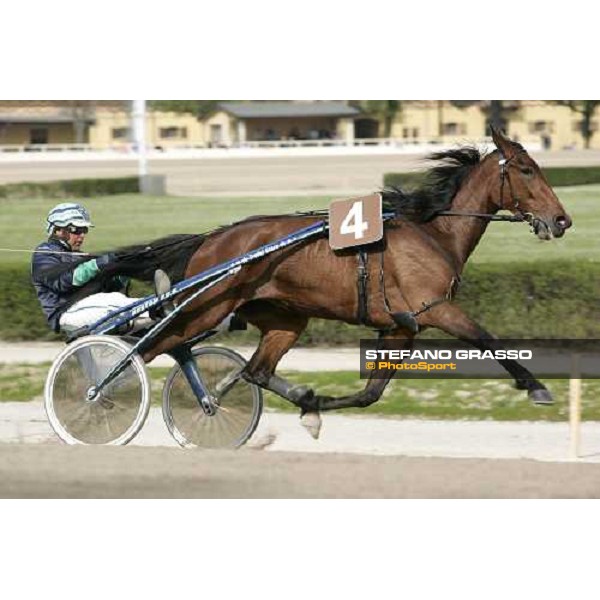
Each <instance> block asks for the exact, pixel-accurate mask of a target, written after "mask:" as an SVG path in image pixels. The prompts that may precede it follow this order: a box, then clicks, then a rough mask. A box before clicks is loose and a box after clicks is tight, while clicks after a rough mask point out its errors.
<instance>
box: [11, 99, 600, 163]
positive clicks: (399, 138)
mask: <svg viewBox="0 0 600 600" xmlns="http://www.w3.org/2000/svg"><path fill="white" fill-rule="evenodd" d="M376 102H377V101H343V100H338V101H277V102H271V101H244V102H221V103H219V104H217V105H216V107H215V108H214V110H213V111H212V112H210V113H208V114H206V115H203V116H199V115H198V114H193V113H190V112H175V111H164V110H149V111H148V114H147V121H146V135H147V137H146V139H147V143H148V146H149V147H151V148H156V149H159V150H168V149H169V148H186V147H229V146H237V145H247V146H252V145H257V144H261V145H269V144H273V145H285V144H286V143H294V144H296V143H302V144H304V145H310V144H311V143H319V144H325V143H332V144H334V143H335V144H353V143H355V142H357V141H358V142H361V140H362V141H363V142H364V141H365V140H367V141H368V140H373V143H376V142H375V140H381V138H384V137H385V138H388V140H390V139H391V140H394V142H395V143H398V144H408V145H410V144H422V143H426V144H431V143H440V144H452V143H468V142H478V141H481V140H482V139H483V138H485V137H486V136H487V131H488V124H489V122H490V119H492V118H493V113H494V110H497V111H500V112H499V113H498V114H497V115H496V119H498V118H499V119H500V122H501V123H503V125H504V128H505V130H506V131H507V133H508V134H509V135H510V136H511V137H513V138H515V139H517V140H519V141H521V142H523V143H527V142H535V143H536V144H541V145H542V147H544V148H546V149H576V148H577V149H579V148H583V147H584V146H585V142H584V138H583V135H582V115H581V114H579V113H577V112H575V111H573V110H571V109H570V108H569V107H567V106H557V105H556V104H553V103H550V102H546V101H541V100H523V101H520V100H513V101H484V100H474V101H448V100H423V101H418V100H412V101H397V110H396V111H395V112H394V113H393V114H392V115H390V114H388V115H387V116H385V117H384V116H382V115H381V114H379V113H378V112H377V111H374V110H373V109H372V107H371V105H372V104H374V103H376ZM394 102H396V101H394ZM494 102H495V103H496V104H495V106H494ZM130 109H131V106H130V101H127V100H103V101H96V100H38V101H33V100H14V101H0V146H3V147H5V149H6V147H11V146H14V147H27V148H28V149H35V148H36V147H37V148H40V147H42V146H54V145H57V146H58V145H70V146H74V145H76V144H82V145H84V147H93V148H98V149H105V148H111V149H114V150H124V151H126V150H129V149H130V148H131V140H132V136H131V116H130ZM599 119H600V117H597V118H594V117H592V119H591V131H592V132H595V131H597V129H598V120H599ZM387 121H389V122H387ZM386 131H389V135H385V132H386ZM361 143H362V142H361ZM590 147H591V148H600V136H598V135H592V137H591V141H590Z"/></svg>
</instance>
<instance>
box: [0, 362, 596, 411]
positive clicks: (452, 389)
mask: <svg viewBox="0 0 600 600" xmlns="http://www.w3.org/2000/svg"><path fill="white" fill-rule="evenodd" d="M49 369H50V364H49V363H46V364H39V365H0V400H1V401H4V402H27V401H30V400H37V401H41V400H42V398H43V390H44V382H45V378H46V375H47V373H48V370H49ZM169 370H170V369H166V368H151V369H148V373H149V375H150V378H151V387H152V403H153V404H154V405H155V406H158V405H159V404H160V402H161V392H162V387H163V384H164V381H165V378H166V376H167V373H168V372H169ZM283 376H285V377H286V378H288V379H290V380H291V381H293V382H296V383H299V384H303V385H308V386H310V387H312V388H313V389H315V390H316V391H317V392H318V393H319V394H324V395H331V396H341V395H347V394H351V393H354V392H357V391H359V390H361V389H362V388H363V387H364V386H365V384H366V382H365V381H364V380H361V379H359V377H358V375H357V373H353V372H346V371H338V372H328V373H317V372H314V373H300V372H287V373H285V372H284V373H283ZM544 383H545V385H547V387H548V388H549V389H550V391H551V392H552V393H553V394H554V399H555V404H554V405H553V406H549V407H540V406H534V405H533V404H532V403H531V402H530V401H529V400H528V398H527V394H526V393H525V392H524V391H520V390H515V389H514V388H513V387H512V382H511V381H510V380H489V381H486V380H474V379H463V380H460V381H457V380H435V381H425V380H422V379H409V380H400V379H398V380H394V381H392V382H391V383H390V384H389V385H388V387H387V389H386V391H385V392H384V395H383V397H382V398H381V399H380V400H379V401H378V402H376V403H375V404H374V405H372V406H370V407H369V408H366V409H349V410H343V411H335V412H336V413H342V414H343V413H346V414H356V415H363V416H388V417H400V418H402V417H406V418H408V417H413V418H428V419H474V420H483V419H491V420H496V421H566V420H567V419H568V416H569V407H568V390H569V382H568V380H563V379H553V380H547V381H545V382H544ZM264 397H265V410H266V411H284V412H293V413H297V412H298V409H297V408H295V407H294V406H293V405H292V404H290V403H289V402H286V401H285V400H282V399H281V398H279V397H278V396H276V395H275V394H272V393H270V392H267V393H265V396H264ZM582 403H583V420H586V421H600V380H585V381H584V382H583V390H582Z"/></svg>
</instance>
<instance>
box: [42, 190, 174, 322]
mask: <svg viewBox="0 0 600 600" xmlns="http://www.w3.org/2000/svg"><path fill="white" fill-rule="evenodd" d="M93 226H94V225H93V224H92V221H91V218H90V213H89V212H88V211H87V210H86V209H85V207H84V206H82V205H81V204H75V203H69V202H67V203H63V204H59V205H58V206H55V207H54V208H53V209H52V210H51V211H50V212H49V213H48V217H47V219H46V232H47V233H48V236H49V237H48V240H47V241H45V242H42V243H41V244H39V245H38V246H37V247H36V249H35V251H34V254H33V259H32V263H31V278H32V281H33V285H34V287H35V289H36V292H37V296H38V300H39V301H40V304H41V305H42V310H43V311H44V313H45V315H46V318H47V320H48V324H49V325H50V327H51V328H52V329H53V330H54V331H55V332H57V333H58V332H60V331H63V332H66V333H69V332H71V331H74V330H75V329H78V328H79V327H83V326H84V325H89V324H90V323H93V322H95V321H97V320H99V319H101V318H102V317H104V316H106V315H107V314H108V313H109V312H111V311H113V310H116V309H118V308H121V307H123V306H126V305H128V304H131V303H132V302H135V301H136V300H137V298H129V297H128V296H127V295H126V288H127V286H128V283H129V281H128V279H127V278H125V277H121V276H116V277H113V278H112V279H111V280H110V281H109V282H108V283H107V284H105V285H104V287H103V291H102V292H101V293H96V294H93V293H92V295H90V296H88V297H86V298H83V299H82V300H79V301H75V295H76V294H77V292H78V291H79V290H81V288H82V287H83V286H84V285H85V284H86V283H88V282H89V281H91V280H92V279H94V278H95V277H96V275H98V274H99V273H100V272H101V271H102V270H103V269H104V268H106V266H107V265H108V264H109V263H110V262H112V260H113V259H114V256H113V255H111V254H103V255H101V256H99V257H97V258H93V259H91V260H88V261H86V262H84V263H82V264H80V265H78V266H77V267H76V268H75V269H73V270H72V271H67V272H64V273H61V274H59V275H55V276H54V277H49V276H48V275H46V274H45V271H47V270H48V269H53V268H54V267H57V266H59V265H62V264H65V263H71V262H74V261H77V260H80V259H81V257H82V253H81V247H82V246H83V243H84V241H85V237H86V235H87V233H88V231H89V230H90V228H91V227H93ZM163 275H164V277H165V278H166V277H167V276H166V274H164V273H163ZM167 281H168V278H167ZM78 297H80V296H78ZM145 320H146V324H149V319H148V318H147V316H146V319H145ZM137 321H138V320H137V319H136V323H137ZM141 324H142V323H140V325H141Z"/></svg>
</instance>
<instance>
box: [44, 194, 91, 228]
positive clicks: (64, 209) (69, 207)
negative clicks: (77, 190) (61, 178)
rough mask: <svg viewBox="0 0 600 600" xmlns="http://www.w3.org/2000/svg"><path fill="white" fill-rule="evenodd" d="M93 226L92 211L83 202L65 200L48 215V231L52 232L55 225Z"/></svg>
mask: <svg viewBox="0 0 600 600" xmlns="http://www.w3.org/2000/svg"><path fill="white" fill-rule="evenodd" d="M68 225H74V226H75V227H93V225H92V221H91V219H90V213H89V212H88V211H87V209H86V208H85V207H84V206H81V204H74V203H72V202H65V203H63V204H59V205H58V206H55V207H54V208H53V209H52V210H51V211H50V212H49V213H48V216H47V217H46V231H47V232H48V233H50V232H51V231H52V228H53V227H67V226H68Z"/></svg>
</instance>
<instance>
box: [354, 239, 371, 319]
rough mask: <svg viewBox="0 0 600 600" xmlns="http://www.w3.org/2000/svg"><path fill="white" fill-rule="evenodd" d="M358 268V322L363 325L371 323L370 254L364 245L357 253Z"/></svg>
mask: <svg viewBox="0 0 600 600" xmlns="http://www.w3.org/2000/svg"><path fill="white" fill-rule="evenodd" d="M356 256H357V259H358V269H357V279H356V285H357V288H358V322H359V323H360V324H361V325H369V297H368V284H369V270H368V261H369V256H368V254H367V253H366V252H365V249H364V248H363V247H359V248H358V253H357V255H356Z"/></svg>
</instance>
